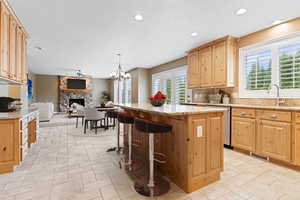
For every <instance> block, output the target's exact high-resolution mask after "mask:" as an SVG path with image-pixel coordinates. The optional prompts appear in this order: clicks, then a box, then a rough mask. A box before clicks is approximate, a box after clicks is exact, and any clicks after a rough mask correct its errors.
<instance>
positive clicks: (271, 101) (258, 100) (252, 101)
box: [192, 88, 300, 106]
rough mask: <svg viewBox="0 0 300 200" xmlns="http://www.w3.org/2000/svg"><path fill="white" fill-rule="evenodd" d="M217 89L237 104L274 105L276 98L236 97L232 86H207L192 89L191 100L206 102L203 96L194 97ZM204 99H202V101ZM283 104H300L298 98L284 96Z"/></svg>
mask: <svg viewBox="0 0 300 200" xmlns="http://www.w3.org/2000/svg"><path fill="white" fill-rule="evenodd" d="M219 90H223V91H224V92H226V93H227V94H229V95H230V102H231V103H238V104H251V105H276V99H271V98H270V99H266V98H238V92H236V89H234V88H221V89H218V88H212V89H211V88H208V89H193V90H192V94H193V98H192V101H193V102H200V103H206V102H207V100H206V99H205V98H204V99H203V98H201V99H202V100H201V101H197V99H196V98H195V97H197V95H199V94H200V95H201V96H206V95H210V94H217V93H218V92H219ZM203 100H204V101H203ZM283 100H284V103H283V105H285V106H300V99H299V98H285V99H283Z"/></svg>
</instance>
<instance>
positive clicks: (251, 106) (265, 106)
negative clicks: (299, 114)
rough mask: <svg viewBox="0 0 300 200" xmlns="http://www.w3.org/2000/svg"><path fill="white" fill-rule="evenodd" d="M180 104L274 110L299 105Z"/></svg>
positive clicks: (293, 108) (293, 109)
mask: <svg viewBox="0 0 300 200" xmlns="http://www.w3.org/2000/svg"><path fill="white" fill-rule="evenodd" d="M182 105H190V106H228V107H237V108H261V109H274V110H292V111H300V106H268V105H251V104H222V103H220V104H213V103H182Z"/></svg>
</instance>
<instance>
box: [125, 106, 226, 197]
mask: <svg viewBox="0 0 300 200" xmlns="http://www.w3.org/2000/svg"><path fill="white" fill-rule="evenodd" d="M123 109H124V110H125V112H126V113H127V114H129V115H130V116H133V117H138V118H142V119H147V120H152V121H156V122H159V123H165V124H169V125H172V127H173V129H172V132H169V133H165V134H158V135H155V152H158V153H162V154H165V155H166V159H167V162H166V163H165V164H159V163H156V167H158V168H159V170H160V171H161V172H162V173H163V175H164V176H166V177H168V178H169V179H170V180H171V181H172V182H173V183H175V184H176V185H177V186H179V187H180V188H181V189H182V190H184V191H185V192H187V193H190V192H193V191H195V190H198V189H199V188H202V187H204V186H206V185H208V184H210V183H212V182H215V181H217V180H219V179H220V173H221V172H222V171H223V163H224V161H223V154H224V152H223V135H224V128H223V127H224V120H223V112H222V111H220V110H216V111H214V112H213V111H210V112H203V113H184V114H182V115H179V114H177V115H174V114H168V113H167V114H166V113H165V112H162V113H159V112H148V111H147V110H144V111H141V110H136V109H131V108H128V107H123ZM127 131H128V127H127V126H126V125H125V126H124V144H125V146H127V144H128V143H127ZM132 142H133V143H134V144H135V145H134V146H133V153H134V154H133V155H137V156H138V157H142V158H143V159H144V160H146V161H147V160H148V134H145V133H142V132H139V131H138V130H136V129H135V128H134V127H133V134H132Z"/></svg>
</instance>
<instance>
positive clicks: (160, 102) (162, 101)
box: [150, 99, 166, 107]
mask: <svg viewBox="0 0 300 200" xmlns="http://www.w3.org/2000/svg"><path fill="white" fill-rule="evenodd" d="M165 100H166V99H152V100H150V103H151V104H152V105H153V106H156V107H159V106H162V105H164V104H165Z"/></svg>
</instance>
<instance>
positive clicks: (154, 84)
mask: <svg viewBox="0 0 300 200" xmlns="http://www.w3.org/2000/svg"><path fill="white" fill-rule="evenodd" d="M160 82H161V80H160V78H153V79H152V95H154V94H155V93H156V92H158V91H160Z"/></svg>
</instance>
